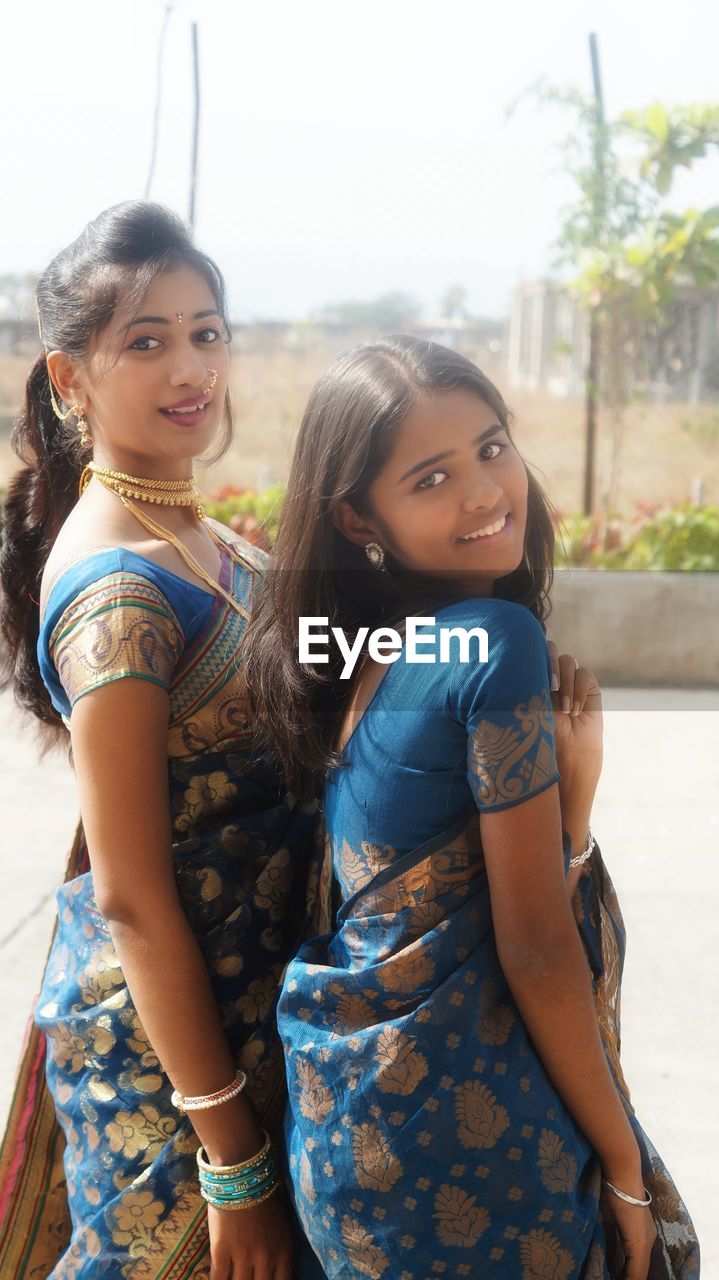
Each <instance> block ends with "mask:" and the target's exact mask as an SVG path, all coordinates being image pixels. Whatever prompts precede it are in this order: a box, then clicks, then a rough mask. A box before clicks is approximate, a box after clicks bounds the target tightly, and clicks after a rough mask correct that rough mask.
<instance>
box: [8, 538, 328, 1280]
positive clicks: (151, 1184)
mask: <svg viewBox="0 0 719 1280" xmlns="http://www.w3.org/2000/svg"><path fill="white" fill-rule="evenodd" d="M261 568H262V558H261V555H259V554H258V553H257V552H256V550H255V549H253V548H249V547H247V546H246V545H243V544H235V543H229V542H228V546H227V549H226V551H225V552H224V554H223V557H222V571H221V576H220V583H221V585H222V586H223V587H224V588H225V590H226V591H228V592H231V593H232V595H233V598H234V599H235V600H236V601H237V602H238V604H239V605H240V610H239V612H238V610H237V609H233V608H232V607H231V606H230V605H229V604H227V603H226V602H225V601H224V600H223V599H221V598H218V597H217V596H216V595H214V594H210V593H208V592H206V591H204V590H202V589H200V588H198V587H195V586H193V585H192V584H188V583H185V582H184V581H183V580H182V579H179V578H178V577H177V576H176V575H175V574H172V573H170V572H169V571H168V570H165V569H163V568H161V567H159V566H157V565H155V564H154V563H153V562H151V561H147V560H145V559H144V558H143V557H141V556H137V555H135V554H133V553H130V552H127V551H125V550H123V549H118V550H111V551H101V552H98V553H96V554H92V555H90V556H87V557H84V558H83V559H82V560H81V561H80V562H78V563H76V564H75V565H73V566H72V567H70V568H68V569H67V570H66V571H64V572H63V573H62V574H61V575H60V576H59V578H58V580H57V581H56V583H55V585H54V586H53V588H52V592H51V594H50V597H49V600H48V604H47V607H46V613H45V621H44V623H43V626H42V628H41V634H40V640H39V644H38V651H39V660H40V665H41V670H42V671H43V675H44V678H45V681H46V684H47V686H48V689H49V690H50V691H51V694H52V697H53V701H54V703H55V705H56V707H57V709H58V710H59V711H60V712H61V714H62V715H63V716H64V718H65V720H66V723H68V724H69V723H70V721H71V712H72V707H73V706H74V704H75V701H76V700H77V698H78V697H82V696H84V694H86V693H88V692H91V691H94V690H95V689H97V688H99V687H100V686H101V685H103V684H105V683H108V682H110V681H114V680H118V679H122V678H125V677H129V676H132V677H134V678H135V679H141V680H148V681H150V682H152V683H155V684H158V685H160V686H161V687H162V688H164V689H166V691H167V693H168V697H169V724H168V739H167V749H168V766H167V767H168V788H169V799H170V812H171V820H172V858H173V866H174V873H175V880H176V884H177V890H178V896H179V899H180V901H181V904H182V907H183V909H184V912H185V915H186V916H187V919H188V921H189V924H190V927H191V929H192V931H193V933H194V936H195V938H196V940H197V943H198V945H199V947H200V949H201V951H202V954H203V957H204V960H205V963H206V965H207V970H208V973H209V976H210V980H211V984H212V989H213V994H214V996H215V999H216V1001H217V1005H218V1009H219V1012H220V1017H221V1021H222V1024H223V1027H224V1029H225V1033H226V1035H227V1039H228V1043H229V1045H230V1047H231V1050H232V1053H233V1055H234V1058H235V1060H236V1062H237V1064H238V1066H241V1067H242V1068H243V1070H245V1071H246V1072H247V1076H248V1084H247V1094H248V1097H249V1099H250V1101H251V1102H252V1103H253V1105H254V1107H255V1108H256V1111H257V1115H258V1119H259V1122H260V1124H261V1125H263V1126H264V1127H265V1128H267V1129H268V1130H269V1131H270V1133H271V1134H273V1135H275V1136H276V1135H277V1134H278V1130H279V1127H280V1122H281V1117H282V1111H283V1107H284V1100H285V1085H284V1069H283V1063H282V1053H281V1048H280V1044H279V1041H278V1038H277V1034H276V1028H275V1005H276V1000H277V993H278V990H279V986H280V983H281V977H282V972H283V969H284V967H285V965H286V963H287V960H288V959H289V957H290V956H291V955H292V954H293V953H294V950H295V949H296V946H297V942H298V938H299V935H300V931H301V930H302V929H303V928H304V921H305V918H306V915H307V912H308V910H309V909H310V908H311V892H312V889H311V886H309V887H308V877H309V876H310V861H311V858H312V851H313V840H314V833H315V826H316V816H315V814H314V813H313V812H312V811H311V810H310V809H309V808H308V807H303V806H301V805H299V804H296V803H294V801H292V799H291V798H289V797H287V795H286V793H285V789H284V787H283V786H282V784H281V781H280V779H279V777H278V776H277V774H276V772H275V771H274V770H273V769H272V768H270V767H269V766H268V765H267V764H266V763H265V762H264V761H263V759H262V758H260V757H258V756H257V754H256V752H255V751H254V749H253V745H252V732H251V725H250V723H249V719H248V708H247V699H246V689H245V686H244V681H243V679H242V670H241V666H238V651H239V647H240V642H241V639H242V634H243V629H244V620H245V619H246V617H247V616H248V615H249V608H250V605H251V596H252V590H253V584H254V581H255V577H256V575H257V573H258V572H260V571H261ZM57 900H58V920H57V925H56V930H55V935H54V938H53V942H52V946H51V950H50V955H49V959H48V962H47V966H46V970H45V974H44V979H43V984H42V990H41V993H40V996H39V999H38V1003H37V1007H36V1011H35V1019H34V1022H33V1023H32V1024H31V1026H30V1029H29V1035H28V1040H27V1043H26V1046H25V1050H24V1053H23V1058H22V1062H21V1068H20V1073H19V1076H18V1082H17V1087H16V1090H15V1096H14V1099H13V1104H12V1111H11V1116H10V1122H9V1125H8V1128H7V1132H6V1136H5V1141H4V1144H3V1148H2V1155H1V1157H0V1275H1V1276H2V1280H47V1278H48V1277H52V1280H95V1278H96V1277H97V1278H100V1277H103V1278H107V1280H190V1277H191V1278H192V1280H201V1278H203V1277H207V1276H208V1275H209V1270H210V1254H209V1242H208V1232H207V1213H206V1205H205V1202H204V1201H203V1200H202V1198H201V1196H200V1192H199V1185H198V1179H197V1169H196V1162H195V1152H196V1150H197V1147H198V1141H197V1138H196V1136H195V1134H194V1131H193V1129H192V1127H191V1124H190V1121H189V1120H188V1119H187V1118H185V1117H182V1116H181V1115H180V1114H179V1113H178V1112H177V1111H176V1109H175V1108H174V1107H173V1106H172V1104H171V1093H172V1085H171V1083H170V1081H169V1080H168V1078H167V1076H166V1075H165V1074H164V1072H163V1071H162V1068H161V1065H160V1063H159V1061H158V1059H157V1056H156V1054H155V1053H154V1051H153V1048H152V1046H151V1044H150V1043H149V1041H148V1038H147V1035H146V1033H145V1031H144V1029H143V1027H142V1025H141V1022H140V1020H139V1018H138V1014H137V1011H136V1009H135V1007H134V1004H133V1001H132V998H131V996H130V992H129V990H128V988H127V985H126V983H125V979H124V975H123V973H122V970H121V967H120V964H119V960H118V957H117V954H116V951H115V948H114V946H113V942H112V937H111V934H110V931H109V929H108V926H107V923H106V921H105V920H104V918H103V916H102V915H101V913H100V911H99V910H98V907H97V902H96V900H95V896H94V891H93V878H92V873H91V870H90V867H89V861H88V857H87V850H86V848H85V844H84V840H83V837H82V832H81V830H80V831H79V832H78V837H77V839H76V841H75V845H74V848H73V851H72V854H71V858H70V863H69V865H68V868H67V873H66V880H65V883H64V884H63V886H62V887H61V889H60V890H59V892H58V895H57Z"/></svg>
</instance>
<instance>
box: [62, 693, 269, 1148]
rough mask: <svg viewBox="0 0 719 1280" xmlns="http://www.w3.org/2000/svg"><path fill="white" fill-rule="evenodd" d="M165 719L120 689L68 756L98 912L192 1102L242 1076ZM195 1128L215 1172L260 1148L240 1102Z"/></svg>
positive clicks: (76, 723)
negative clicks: (201, 926) (193, 884)
mask: <svg viewBox="0 0 719 1280" xmlns="http://www.w3.org/2000/svg"><path fill="white" fill-rule="evenodd" d="M168 714H169V701H168V697H167V694H166V693H165V691H164V690H163V689H161V688H159V687H158V686H156V685H153V684H151V683H149V682H148V681H145V680H131V679H124V680H118V681H115V682H114V683H111V684H108V685H104V686H103V687H102V688H100V689H97V690H95V691H93V692H92V693H89V694H87V695H86V696H85V697H83V698H81V699H80V700H79V701H78V702H77V703H76V705H75V708H74V710H73V713H72V720H71V731H72V747H73V757H74V761H75V770H76V774H77V780H78V787H79V791H80V807H81V812H82V819H83V825H84V829H85V835H86V839H87V845H88V850H89V854H90V862H91V866H92V870H93V880H94V885H95V897H96V901H97V905H98V908H99V910H100V912H101V913H102V915H103V916H104V917H105V919H106V921H107V924H108V928H109V930H110V934H111V936H112V940H113V943H114V945H115V949H116V951H117V955H118V958H119V960H120V964H121V966H122V970H123V973H124V975H125V978H126V980H127V985H128V987H129V989H130V993H131V995H132V999H133V1002H134V1004H135V1007H136V1008H137V1011H138V1014H139V1017H140V1021H141V1023H142V1025H143V1027H144V1029H145V1031H146V1032H147V1035H148V1037H149V1039H150V1043H151V1044H152V1046H153V1049H154V1050H155V1053H156V1054H157V1056H158V1058H159V1059H160V1062H161V1064H162V1067H163V1069H164V1071H165V1072H166V1073H167V1075H168V1076H169V1077H170V1079H171V1081H172V1083H173V1085H174V1086H175V1088H177V1089H179V1091H180V1092H181V1093H183V1094H187V1095H195V1094H205V1093H214V1092H216V1091H217V1090H219V1089H222V1088H224V1086H225V1085H227V1084H229V1083H230V1081H231V1080H232V1079H233V1076H234V1074H235V1070H236V1067H235V1064H234V1062H233V1059H232V1055H231V1053H230V1049H229V1046H228V1044H227V1040H226V1038H225V1035H224V1032H223V1030H222V1025H221V1022H220V1016H219V1012H218V1009H217V1004H216V1002H215V999H214V996H213V993H212V989H211V986H210V979H209V974H208V972H207V968H206V965H205V962H204V959H203V956H202V953H201V951H200V948H199V946H198V944H197V942H196V940H195V937H194V935H193V933H192V930H191V928H190V925H189V922H188V920H187V917H186V916H185V914H184V912H183V910H182V906H181V904H180V900H179V897H178V893H177V888H176V885H175V878H174V871H173V864H172V854H171V828H170V804H169V787H168V776H167V723H168ZM190 1118H191V1120H192V1123H193V1125H194V1127H195V1129H196V1131H197V1133H198V1135H199V1137H200V1140H201V1142H202V1144H203V1146H204V1147H205V1150H206V1151H207V1154H208V1156H209V1159H210V1161H211V1162H212V1163H215V1164H230V1163H234V1162H236V1161H240V1160H243V1159H245V1158H248V1157H249V1156H251V1155H253V1154H254V1153H255V1152H256V1151H257V1150H258V1149H259V1147H260V1146H261V1145H262V1135H261V1132H260V1129H259V1126H258V1124H257V1121H256V1119H255V1117H254V1114H253V1112H252V1108H251V1107H250V1106H249V1104H248V1103H247V1101H246V1100H245V1099H244V1098H243V1097H242V1096H241V1095H240V1096H239V1097H238V1098H236V1099H233V1100H232V1101H231V1102H227V1103H224V1104H223V1105H222V1106H220V1107H215V1108H211V1109H208V1110H207V1111H200V1112H196V1113H193V1114H192V1116H191V1117H190Z"/></svg>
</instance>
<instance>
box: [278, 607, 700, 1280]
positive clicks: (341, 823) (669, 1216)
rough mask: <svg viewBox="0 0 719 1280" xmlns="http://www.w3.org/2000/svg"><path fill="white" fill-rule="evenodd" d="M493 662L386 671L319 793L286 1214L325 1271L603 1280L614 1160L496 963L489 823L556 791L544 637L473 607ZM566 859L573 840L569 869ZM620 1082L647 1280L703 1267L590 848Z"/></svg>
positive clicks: (292, 984)
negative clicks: (651, 1235)
mask: <svg viewBox="0 0 719 1280" xmlns="http://www.w3.org/2000/svg"><path fill="white" fill-rule="evenodd" d="M436 620H437V624H441V625H444V626H462V627H465V628H471V627H475V626H478V625H481V626H484V627H485V628H486V630H487V632H488V638H489V661H488V662H487V664H486V665H484V664H479V663H477V662H474V661H470V662H465V663H458V662H455V663H453V664H451V665H441V664H439V663H438V664H436V665H422V666H415V665H410V664H409V663H408V662H407V661H406V651H403V653H402V655H401V656H400V658H399V660H398V661H397V662H396V663H395V664H394V665H392V666H390V667H389V668H388V670H387V672H386V674H385V676H384V678H383V680H382V681H381V683H380V685H379V687H378V689H377V691H376V692H375V694H374V696H373V698H372V700H371V701H370V703H369V705H368V707H367V709H366V710H365V712H364V714H363V716H362V718H361V720H360V721H359V723H358V725H357V726H356V728H355V730H354V732H353V734H352V736H351V738H350V739H349V742H348V743H347V745H346V747H345V749H344V751H343V753H342V758H341V763H340V765H339V766H338V767H337V768H336V769H335V770H333V772H332V773H331V775H330V777H329V780H328V785H327V787H326V793H325V825H326V841H327V849H328V855H329V857H331V863H332V870H333V873H334V877H335V882H336V894H337V897H338V899H339V910H338V912H337V916H336V925H335V929H334V931H332V932H328V933H326V934H324V935H322V936H319V937H317V938H315V939H313V940H312V941H310V942H306V943H304V944H303V945H302V947H301V948H300V951H299V953H298V955H297V957H296V958H295V959H294V961H293V962H292V963H291V964H290V965H289V967H288V969H287V973H286V975H285V981H284V986H283V991H282V995H281V998H280V1004H279V1007H278V1026H279V1030H280V1035H281V1037H282V1041H283V1044H284V1049H285V1056H286V1064H287V1077H288V1085H289V1108H288V1114H287V1120H286V1143H287V1156H288V1163H289V1169H290V1177H291V1182H292V1187H293V1194H294V1200H295V1204H296V1207H297V1210H298V1214H299V1217H300V1219H301V1221H302V1223H303V1226H304V1229H305V1232H306V1233H307V1236H308V1238H309V1240H310V1242H311V1244H312V1246H313V1248H314V1250H315V1253H316V1254H317V1256H318V1258H319V1259H320V1261H321V1264H322V1266H323V1268H324V1271H325V1273H326V1275H327V1276H328V1277H330V1280H357V1278H358V1277H370V1280H382V1278H384V1280H434V1278H435V1277H441V1276H445V1277H447V1278H448V1280H449V1277H452V1278H453V1280H454V1278H455V1277H472V1278H473V1280H479V1278H480V1277H481V1280H579V1278H581V1280H607V1278H608V1277H616V1276H618V1275H619V1267H620V1261H619V1259H618V1258H616V1257H614V1256H613V1252H612V1249H611V1248H610V1245H611V1241H607V1239H606V1238H605V1228H604V1225H603V1222H602V1219H601V1216H600V1213H599V1190H600V1166H599V1162H598V1159H597V1156H596V1154H595V1152H594V1151H593V1150H592V1148H591V1147H590V1145H589V1143H588V1142H587V1141H586V1139H585V1137H584V1136H583V1134H582V1133H581V1131H580V1130H579V1129H578V1127H577V1125H576V1124H575V1122H574V1120H573V1119H572V1116H571V1115H570V1114H569V1112H568V1111H567V1108H566V1107H565V1105H564V1103H563V1101H562V1099H561V1097H560V1096H559V1095H558V1093H557V1091H556V1089H555V1088H554V1086H553V1085H552V1083H551V1081H550V1080H549V1078H548V1076H547V1074H546V1073H545V1071H544V1068H543V1066H542V1062H541V1060H540V1058H539V1056H538V1054H537V1052H536V1050H535V1048H534V1046H533V1043H532V1041H531V1039H530V1037H529V1035H528V1032H527V1031H526V1029H525V1027H524V1025H523V1023H522V1019H521V1017H520V1014H519V1011H518V1009H517V1007H516V1005H515V1003H514V1001H513V999H512V995H511V992H510V990H509V988H508V985H507V982H506V980H505V978H504V974H503V972H502V969H501V966H500V963H499V959H498V955H497V948H496V943H495V937H494V932H493V924H492V912H491V903H490V896H489V889H488V881H487V874H486V870H485V865H484V861H483V856H482V843H481V838H480V814H481V813H482V812H488V811H498V810H501V809H505V808H508V807H510V806H512V805H515V804H519V803H521V802H523V801H524V800H526V799H528V798H529V797H530V796H533V795H535V794H537V793H539V792H540V791H542V790H544V789H545V788H547V787H550V786H552V785H553V784H554V783H555V782H556V781H557V780H558V777H559V775H558V772H557V767H556V756H555V751H554V737H553V723H552V711H551V701H550V694H549V677H550V674H551V669H550V663H549V656H548V651H547V646H546V641H545V638H544V634H543V632H542V629H541V627H540V626H539V624H538V623H537V622H536V620H535V619H534V618H533V617H532V615H531V614H530V613H529V612H528V611H527V610H526V609H524V608H523V607H522V606H519V605H515V604H511V603H509V602H505V601H501V600H494V599H479V600H473V601H471V602H465V603H461V604H456V605H452V606H450V607H449V608H446V609H442V610H439V611H438V612H437V615H436ZM570 855H571V850H570V848H569V842H568V840H566V839H565V863H566V862H567V861H568V858H569V857H570ZM574 910H575V916H576V919H577V925H578V928H579V930H580V933H581V936H582V939H583V942H584V946H585V950H586V955H587V962H588V966H589V968H590V970H591V975H592V983H593V991H594V997H595V1001H596V1008H597V1016H598V1022H599V1026H600V1030H601V1034H602V1039H603V1043H604V1047H605V1050H606V1054H607V1059H608V1061H609V1064H610V1067H611V1069H612V1071H613V1073H614V1078H615V1080H616V1083H617V1086H618V1088H619V1091H620V1093H621V1096H622V1099H623V1101H624V1103H625V1106H626V1109H627V1112H628V1114H629V1117H630V1120H631V1123H632V1126H633V1128H634V1131H635V1133H636V1135H637V1138H638V1141H639V1145H640V1148H641V1151H642V1158H643V1168H644V1177H645V1182H646V1185H647V1187H649V1188H650V1189H651V1191H652V1194H653V1196H654V1206H653V1212H654V1214H655V1218H656V1222H657V1228H658V1233H659V1240H658V1242H657V1245H656V1247H655V1250H654V1255H653V1262H652V1271H651V1277H652V1280H669V1278H670V1277H671V1278H672V1280H678V1278H680V1277H681V1280H689V1278H690V1277H691V1278H692V1280H693V1278H694V1277H696V1276H698V1274H699V1259H698V1245H697V1242H696V1238H695V1235H694V1231H693V1228H692V1224H691V1221H690V1219H689V1217H688V1214H687V1212H686V1209H685V1208H684V1206H683V1204H682V1202H681V1200H680V1198H679V1196H678V1194H677V1192H676V1191H675V1188H674V1187H673V1185H672V1183H671V1180H670V1178H669V1176H668V1174H667V1172H666V1170H665V1168H664V1166H663V1164H662V1163H661V1161H660V1159H659V1157H658V1156H657V1154H656V1152H655V1151H654V1149H653V1147H652V1146H651V1144H650V1142H649V1140H648V1139H647V1138H646V1136H645V1135H644V1133H643V1131H642V1129H641V1127H640V1126H639V1123H638V1122H637V1120H636V1117H635V1116H634V1112H633V1109H632V1107H631V1103H630V1098H629V1093H628V1090H627V1087H626V1084H625V1082H624V1078H623V1076H622V1073H621V1067H620V1063H619V987H620V979H621V970H622V963H623V956H624V929H623V924H622V918H621V913H620V911H619V906H618V903H617V901H616V897H615V894H614V891H613V888H612V885H611V881H610V879H609V876H608V874H607V871H606V868H605V867H604V864H603V861H602V858H601V853H600V851H599V849H598V848H596V849H595V851H594V853H593V855H592V859H591V861H590V863H588V864H586V865H585V867H584V869H583V872H582V876H581V880H580V883H579V886H578V889H577V892H576V894H575V897H574Z"/></svg>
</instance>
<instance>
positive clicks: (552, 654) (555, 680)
mask: <svg viewBox="0 0 719 1280" xmlns="http://www.w3.org/2000/svg"><path fill="white" fill-rule="evenodd" d="M547 648H548V649H549V661H550V663H551V665H552V682H551V685H550V688H551V690H552V693H556V692H557V690H558V689H559V649H558V648H557V646H556V644H555V643H554V641H553V640H548V641H547Z"/></svg>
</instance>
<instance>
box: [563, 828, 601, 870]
mask: <svg viewBox="0 0 719 1280" xmlns="http://www.w3.org/2000/svg"><path fill="white" fill-rule="evenodd" d="M587 834H588V836H589V842H588V844H587V847H586V849H585V850H584V852H583V853H578V854H577V856H576V858H572V859H571V861H570V863H569V868H570V870H571V868H572V867H581V865H582V863H583V862H586V861H587V858H591V856H592V850H593V848H594V845H595V843H596V842H595V839H594V836H593V835H592V833H591V831H588V832H587Z"/></svg>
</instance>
